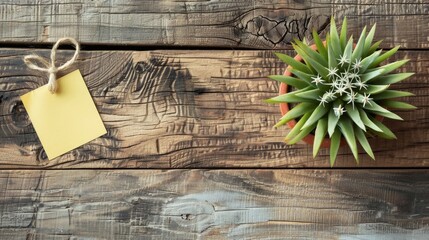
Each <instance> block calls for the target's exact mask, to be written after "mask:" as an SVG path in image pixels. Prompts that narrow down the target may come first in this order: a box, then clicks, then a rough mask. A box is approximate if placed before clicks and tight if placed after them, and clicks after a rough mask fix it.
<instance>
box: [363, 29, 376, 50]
mask: <svg viewBox="0 0 429 240" xmlns="http://www.w3.org/2000/svg"><path fill="white" fill-rule="evenodd" d="M376 25H377V24H374V25H373V26H372V28H371V30H370V31H369V33H368V35H367V36H366V38H365V44H364V47H363V56H368V55H369V54H371V53H370V48H371V43H372V40H373V39H374V34H375V29H376Z"/></svg>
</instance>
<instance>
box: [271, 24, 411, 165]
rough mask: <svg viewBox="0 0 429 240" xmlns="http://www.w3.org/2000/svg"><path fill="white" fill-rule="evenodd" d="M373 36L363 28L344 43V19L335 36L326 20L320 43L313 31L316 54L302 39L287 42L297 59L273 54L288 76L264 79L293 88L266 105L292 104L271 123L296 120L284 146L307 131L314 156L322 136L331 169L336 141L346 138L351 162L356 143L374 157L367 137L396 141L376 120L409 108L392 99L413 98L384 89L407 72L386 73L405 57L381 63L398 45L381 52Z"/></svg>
mask: <svg viewBox="0 0 429 240" xmlns="http://www.w3.org/2000/svg"><path fill="white" fill-rule="evenodd" d="M374 33H375V25H374V26H373V27H372V28H371V30H370V31H369V32H368V33H367V32H366V27H365V28H364V29H363V31H362V33H361V35H360V37H359V40H358V41H357V43H356V44H355V43H354V42H353V37H350V38H349V39H348V40H347V36H346V35H347V20H346V19H344V21H343V24H342V28H341V32H340V34H338V32H337V28H336V25H335V21H334V20H333V19H331V26H330V32H329V33H328V34H327V36H326V41H325V42H322V40H321V39H320V37H319V35H318V34H317V33H316V32H315V31H313V40H314V43H315V46H316V47H317V50H313V49H314V48H311V47H310V46H309V45H307V43H306V42H305V41H304V42H303V41H299V40H295V43H293V44H292V45H293V48H294V49H295V51H296V52H297V53H298V55H300V56H301V58H302V61H298V60H296V59H294V58H292V57H290V56H287V55H285V54H281V53H277V54H276V55H277V56H278V57H279V58H280V59H281V60H282V61H283V62H285V63H286V64H287V65H289V66H288V71H289V72H291V73H292V74H291V76H285V75H274V76H270V78H272V79H274V80H277V81H279V82H282V83H286V84H287V85H290V86H293V87H294V91H291V92H289V93H286V94H283V95H280V96H277V97H273V98H271V99H267V100H266V101H267V102H269V103H293V104H296V105H295V106H294V107H293V108H292V109H291V110H290V111H288V112H287V113H286V114H285V115H284V116H283V117H282V118H281V119H280V121H279V122H278V123H277V124H276V125H275V127H279V126H281V125H284V124H286V123H288V122H289V121H291V120H293V119H296V120H297V124H296V125H295V126H294V127H293V129H292V130H291V131H290V132H289V133H288V135H287V136H286V142H287V143H289V144H295V143H297V142H298V141H300V140H302V139H303V138H304V137H305V136H307V135H308V134H311V133H313V134H314V135H315V137H314V145H313V157H315V156H316V155H317V153H318V152H319V149H320V146H321V143H322V141H323V139H324V138H325V137H326V135H327V134H328V135H329V138H330V140H331V144H330V162H331V166H332V165H333V164H334V162H335V159H336V156H337V153H338V149H339V146H340V142H341V139H342V138H344V139H345V140H346V142H347V144H348V145H349V147H350V149H351V150H352V153H353V155H354V157H355V159H356V161H357V162H359V160H358V147H357V145H358V144H357V143H359V144H360V145H361V146H362V147H363V149H364V150H365V151H366V152H367V154H368V155H369V156H370V157H371V158H373V159H374V154H373V152H372V150H371V146H370V144H369V143H368V140H367V137H368V136H374V135H377V136H380V137H382V138H386V139H396V136H395V135H394V134H393V133H392V131H391V130H389V128H388V127H386V126H385V125H384V124H383V123H382V122H381V121H380V117H385V118H390V119H395V120H402V118H401V117H399V116H398V115H397V114H395V113H393V112H392V111H390V110H391V109H392V108H393V109H415V107H414V106H412V105H410V104H408V103H404V102H400V101H397V100H395V98H398V97H405V96H411V95H413V94H411V93H409V92H404V91H398V90H390V89H389V87H390V85H391V84H394V83H397V82H399V81H402V80H404V79H406V78H408V77H410V76H411V75H413V73H392V71H394V70H395V69H397V68H399V67H400V66H402V65H403V64H405V63H406V62H407V61H408V59H406V60H400V61H396V62H392V63H389V64H385V65H383V64H382V63H383V62H384V61H385V60H387V59H388V58H389V57H391V56H392V55H393V54H395V53H396V51H397V50H398V48H399V47H395V48H393V49H391V50H389V51H387V52H384V53H382V51H381V50H377V49H378V46H379V45H380V43H381V41H378V42H376V43H372V41H373V37H374Z"/></svg>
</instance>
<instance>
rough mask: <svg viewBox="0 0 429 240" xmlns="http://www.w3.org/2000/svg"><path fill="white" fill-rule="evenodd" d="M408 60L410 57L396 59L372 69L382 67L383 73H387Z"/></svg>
mask: <svg viewBox="0 0 429 240" xmlns="http://www.w3.org/2000/svg"><path fill="white" fill-rule="evenodd" d="M408 61H410V59H404V60H400V61H396V62H393V63H389V64H386V65H383V66H381V67H378V68H374V70H375V71H376V70H379V69H383V75H384V74H388V73H390V72H391V71H393V70H396V69H397V68H399V67H401V66H402V65H404V64H405V63H407V62H408Z"/></svg>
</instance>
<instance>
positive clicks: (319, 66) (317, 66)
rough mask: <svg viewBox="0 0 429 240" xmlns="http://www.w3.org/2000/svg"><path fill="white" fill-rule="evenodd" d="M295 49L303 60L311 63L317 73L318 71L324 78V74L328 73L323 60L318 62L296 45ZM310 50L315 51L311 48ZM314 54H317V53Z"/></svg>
mask: <svg viewBox="0 0 429 240" xmlns="http://www.w3.org/2000/svg"><path fill="white" fill-rule="evenodd" d="M310 50H311V49H310ZM295 51H296V52H297V53H298V54H299V55H300V56H301V57H302V58H303V59H304V61H305V62H307V63H308V64H309V65H311V66H312V67H313V68H314V69H315V70H316V71H317V73H319V74H320V75H321V76H322V77H323V78H326V76H327V75H328V70H327V69H326V66H324V65H323V64H324V63H323V62H318V61H317V60H315V59H314V58H313V57H311V56H310V55H308V53H306V52H304V51H303V50H302V49H301V48H299V47H296V48H295ZM311 51H312V52H314V53H316V52H315V51H313V50H311ZM316 54H317V55H319V54H318V53H316ZM319 56H320V55H319Z"/></svg>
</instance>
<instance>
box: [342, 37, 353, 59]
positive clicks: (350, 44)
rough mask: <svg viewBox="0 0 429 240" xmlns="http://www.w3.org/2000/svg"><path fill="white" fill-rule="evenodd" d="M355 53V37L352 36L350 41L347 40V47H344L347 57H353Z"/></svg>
mask: <svg viewBox="0 0 429 240" xmlns="http://www.w3.org/2000/svg"><path fill="white" fill-rule="evenodd" d="M352 53H353V37H350V39H349V41H348V42H347V44H346V46H345V48H344V53H343V54H344V56H345V57H346V58H347V59H350V58H351V57H352Z"/></svg>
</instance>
